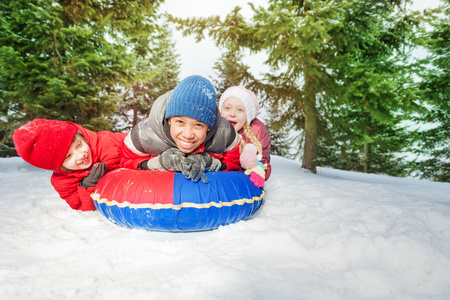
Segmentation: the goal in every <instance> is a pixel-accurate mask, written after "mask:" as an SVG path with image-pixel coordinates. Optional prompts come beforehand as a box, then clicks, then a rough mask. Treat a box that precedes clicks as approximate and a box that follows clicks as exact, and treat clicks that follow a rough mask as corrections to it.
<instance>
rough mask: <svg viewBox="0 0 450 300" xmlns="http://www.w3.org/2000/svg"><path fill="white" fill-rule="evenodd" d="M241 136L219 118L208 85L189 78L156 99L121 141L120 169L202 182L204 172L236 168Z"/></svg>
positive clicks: (201, 79) (202, 81) (238, 168)
mask: <svg viewBox="0 0 450 300" xmlns="http://www.w3.org/2000/svg"><path fill="white" fill-rule="evenodd" d="M239 143H240V137H239V135H238V134H237V132H236V130H235V129H234V127H233V126H232V125H231V124H230V123H229V122H228V121H226V120H225V119H224V118H222V117H221V116H220V112H219V109H218V107H217V105H216V93H215V90H214V86H213V85H212V84H211V82H210V81H209V80H207V79H205V78H203V77H201V76H196V75H195V76H189V77H187V78H185V79H183V80H182V81H181V82H180V83H179V84H178V85H177V87H176V88H175V89H174V90H173V91H170V92H168V93H166V94H164V95H162V96H160V97H159V98H158V99H156V101H155V103H154V104H153V107H152V109H151V111H150V114H149V116H148V118H147V119H146V120H144V121H143V122H141V123H139V124H137V125H136V126H135V127H133V129H132V130H131V132H130V133H129V134H128V135H127V137H126V138H125V140H124V147H123V155H124V156H125V157H126V158H135V159H134V160H129V161H128V164H127V165H126V166H125V167H128V168H138V169H145V170H157V171H179V172H182V173H183V174H184V176H185V177H186V178H188V179H191V180H193V181H194V182H197V181H198V180H199V179H200V178H201V179H202V180H203V182H205V183H207V182H208V179H207V178H206V176H205V174H204V173H205V172H208V171H233V170H241V168H240V165H239Z"/></svg>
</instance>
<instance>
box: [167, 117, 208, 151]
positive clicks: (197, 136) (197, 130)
mask: <svg viewBox="0 0 450 300" xmlns="http://www.w3.org/2000/svg"><path fill="white" fill-rule="evenodd" d="M169 125H170V136H171V137H172V139H173V140H174V141H175V144H176V145H177V147H178V149H180V151H181V152H183V153H191V152H193V151H194V150H195V149H197V148H198V147H199V146H200V145H201V144H203V142H204V141H205V139H206V134H207V133H208V131H209V127H208V125H206V124H205V123H202V122H200V121H198V120H196V119H193V118H190V117H184V116H181V117H180V116H174V117H170V118H169Z"/></svg>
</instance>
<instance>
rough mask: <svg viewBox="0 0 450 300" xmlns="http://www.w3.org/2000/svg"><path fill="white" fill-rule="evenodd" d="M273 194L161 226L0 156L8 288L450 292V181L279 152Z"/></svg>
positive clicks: (48, 295)
mask: <svg viewBox="0 0 450 300" xmlns="http://www.w3.org/2000/svg"><path fill="white" fill-rule="evenodd" d="M272 167H273V172H272V176H271V178H270V179H269V181H268V182H267V183H266V191H267V194H266V197H265V203H264V205H263V206H262V207H261V208H260V209H259V210H258V212H257V213H256V214H255V215H254V216H253V217H252V218H250V219H248V220H245V221H241V222H238V223H235V224H232V225H228V226H224V227H220V228H219V229H217V230H212V231H206V232H195V233H162V232H151V231H145V230H138V229H129V228H124V227H120V226H118V225H115V224H113V223H111V222H110V221H108V220H107V219H106V218H105V217H104V216H103V215H101V214H100V213H99V212H98V211H93V212H80V211H75V210H72V209H71V208H70V207H69V206H68V205H67V204H66V203H65V201H63V200H61V199H60V198H59V196H58V194H57V193H56V192H55V191H54V189H53V188H52V186H51V184H50V176H51V172H50V171H45V170H40V169H37V168H34V167H32V166H30V165H28V164H27V163H25V162H24V161H23V160H22V159H20V158H17V157H14V158H0V299H34V300H37V299H108V300H110V299H120V300H122V299H181V298H182V299H430V298H432V299H450V184H448V183H436V182H430V181H421V180H416V179H401V178H394V177H389V176H385V175H373V174H361V173H355V172H346V171H339V170H334V169H327V168H319V169H318V174H317V175H315V174H312V173H309V172H306V171H305V170H303V169H301V168H300V163H298V162H296V161H292V160H288V159H284V158H281V157H277V156H273V157H272Z"/></svg>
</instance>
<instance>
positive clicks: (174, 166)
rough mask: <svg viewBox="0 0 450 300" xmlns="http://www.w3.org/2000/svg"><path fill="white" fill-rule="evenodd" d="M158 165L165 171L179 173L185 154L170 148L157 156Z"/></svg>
mask: <svg viewBox="0 0 450 300" xmlns="http://www.w3.org/2000/svg"><path fill="white" fill-rule="evenodd" d="M158 157H159V163H160V164H161V166H162V167H163V168H164V169H166V170H167V171H176V172H181V171H182V169H183V163H184V160H185V159H186V157H185V154H184V153H183V152H181V151H180V149H178V148H170V149H168V150H166V151H164V152H163V153H161V154H160V155H159V156H158Z"/></svg>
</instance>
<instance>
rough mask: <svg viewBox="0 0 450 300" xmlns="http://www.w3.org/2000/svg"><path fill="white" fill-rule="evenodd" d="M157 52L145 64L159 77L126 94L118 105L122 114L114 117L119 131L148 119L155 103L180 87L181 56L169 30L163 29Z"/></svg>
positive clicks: (135, 87) (158, 40)
mask: <svg viewBox="0 0 450 300" xmlns="http://www.w3.org/2000/svg"><path fill="white" fill-rule="evenodd" d="M153 49H154V50H153V53H152V55H151V57H149V58H148V59H147V61H142V64H145V63H147V64H150V65H151V66H152V68H153V69H154V70H156V74H155V76H154V77H153V78H152V79H150V80H147V81H139V82H138V83H137V84H135V85H134V86H132V87H131V88H129V89H127V90H126V91H125V93H124V95H123V101H121V102H120V103H119V105H118V114H116V115H114V116H113V117H112V119H113V120H114V121H113V123H114V124H116V125H115V126H114V127H115V129H116V130H118V131H128V130H130V129H131V128H132V127H134V126H135V125H136V124H137V123H139V122H140V121H142V120H143V119H145V118H147V116H148V113H149V112H150V109H151V107H152V105H153V102H154V101H155V100H156V99H157V98H158V97H159V96H161V95H162V94H164V93H166V92H168V91H170V90H172V89H174V88H175V86H176V85H177V84H178V75H179V73H180V66H179V63H178V61H177V60H178V57H179V56H178V54H176V53H174V49H175V44H174V43H173V42H172V35H171V32H170V31H169V30H167V29H165V28H162V30H161V34H160V35H159V36H158V37H157V40H156V43H155V45H154V47H153ZM138 65H141V63H138Z"/></svg>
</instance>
